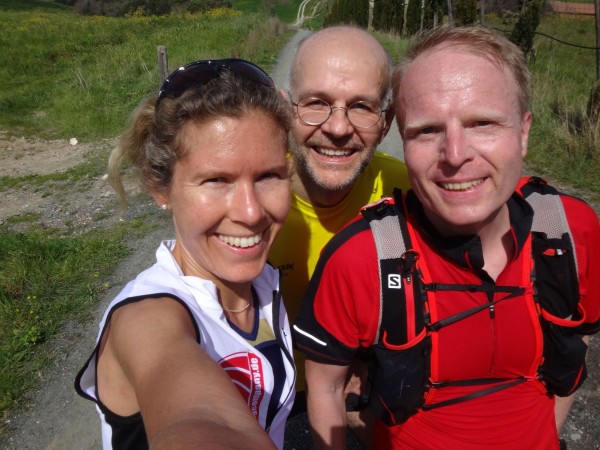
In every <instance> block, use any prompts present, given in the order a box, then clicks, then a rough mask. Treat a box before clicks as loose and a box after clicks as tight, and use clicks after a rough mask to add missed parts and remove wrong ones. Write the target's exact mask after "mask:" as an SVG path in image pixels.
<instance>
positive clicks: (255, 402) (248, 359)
mask: <svg viewBox="0 0 600 450" xmlns="http://www.w3.org/2000/svg"><path fill="white" fill-rule="evenodd" d="M219 365H220V366H221V367H222V368H223V369H224V370H225V372H227V375H229V378H231V381H233V384H234V385H235V386H236V387H237V388H238V391H240V394H242V397H243V398H244V400H246V402H247V403H248V407H249V408H250V411H252V414H253V415H254V417H256V418H257V419H258V417H259V414H260V407H261V402H262V399H263V397H264V393H265V379H264V374H263V367H262V362H261V360H260V358H259V357H258V356H256V355H255V354H254V353H251V352H239V353H232V354H231V355H228V356H225V357H224V358H222V359H221V360H220V361H219Z"/></svg>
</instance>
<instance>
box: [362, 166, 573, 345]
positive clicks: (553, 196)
mask: <svg viewBox="0 0 600 450" xmlns="http://www.w3.org/2000/svg"><path fill="white" fill-rule="evenodd" d="M520 190H521V194H522V195H523V197H524V198H525V200H526V201H527V202H528V203H529V204H530V205H531V207H532V208H533V210H534V215H533V224H532V228H531V232H532V233H543V236H544V237H545V238H546V239H564V237H565V235H566V236H568V239H567V240H568V242H569V244H570V248H569V255H568V257H569V259H570V260H571V264H574V265H575V273H577V270H576V264H577V256H576V254H575V246H574V245H572V243H573V237H572V234H571V230H570V228H569V224H568V221H567V217H566V213H565V209H564V206H563V203H562V200H561V198H560V194H559V193H558V191H557V190H556V189H554V188H553V187H551V186H549V185H548V184H547V183H546V182H545V181H544V180H543V179H541V178H539V177H530V178H529V179H528V180H527V182H526V183H524V184H523V185H522V187H521V189H520ZM391 200H392V199H391V198H390V197H384V198H382V199H381V200H379V201H378V202H375V203H371V204H369V205H367V206H365V207H363V208H362V209H361V213H362V215H363V217H364V218H365V219H366V220H367V221H368V222H369V225H370V227H371V231H372V233H373V239H374V241H375V246H376V250H377V258H378V260H379V282H380V283H379V286H380V308H379V311H380V314H379V324H378V328H377V330H378V331H377V334H376V336H375V339H374V342H373V344H376V343H377V342H379V340H380V339H381V337H382V336H381V334H382V330H383V329H385V330H387V333H389V332H390V327H386V326H385V323H384V322H385V321H388V322H389V323H390V324H392V323H394V322H395V323H398V322H397V320H398V316H397V313H400V314H401V317H402V322H401V323H406V324H407V327H408V328H411V327H412V326H413V325H411V324H410V322H413V321H415V320H417V321H420V317H419V318H414V317H413V318H411V317H407V316H406V312H407V311H406V308H403V307H399V306H398V303H399V302H398V301H397V300H398V293H399V290H404V289H403V287H402V281H403V278H402V275H403V273H402V272H403V271H404V274H405V275H406V274H407V272H408V271H409V270H410V269H411V268H410V267H407V266H406V263H407V261H409V260H410V261H412V262H414V258H407V257H406V255H407V252H409V250H410V249H411V248H412V244H411V241H410V235H409V233H408V229H407V225H406V206H405V204H404V197H403V195H402V191H401V190H399V189H395V190H394V202H392V201H391ZM404 287H405V288H406V287H407V286H404ZM404 291H405V292H404V293H403V296H404V297H406V294H407V291H406V290H404ZM411 291H412V290H411ZM410 294H411V296H412V292H410ZM405 300H406V299H405ZM411 309H412V308H411ZM413 312H414V311H413ZM406 339H407V341H410V340H411V339H410V336H407V337H406ZM401 340H402V339H401Z"/></svg>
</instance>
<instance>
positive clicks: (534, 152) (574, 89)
mask: <svg viewBox="0 0 600 450" xmlns="http://www.w3.org/2000/svg"><path fill="white" fill-rule="evenodd" d="M499 28H501V26H499ZM504 28H505V29H506V27H504ZM537 31H538V32H539V33H538V34H537V35H536V37H535V41H534V47H535V50H536V52H535V59H534V60H533V61H531V62H530V64H529V65H530V68H531V71H532V86H533V92H532V104H531V109H532V112H533V124H532V129H531V135H530V139H529V153H528V155H527V158H526V163H527V168H528V169H529V170H530V171H531V172H534V173H538V174H541V175H543V176H546V177H548V178H549V179H550V180H553V181H556V182H559V183H561V184H565V185H568V186H572V187H575V188H579V189H582V190H583V191H585V192H588V193H590V199H591V200H594V201H598V200H599V199H600V177H598V173H600V149H599V144H600V140H599V139H600V134H599V130H598V127H596V129H595V130H594V129H593V128H590V123H589V120H588V118H587V112H586V108H587V103H588V99H589V96H590V92H591V89H592V87H593V85H594V83H595V80H596V52H595V51H594V50H592V49H589V48H580V47H594V46H595V41H596V39H595V31H594V17H589V16H558V15H548V16H544V17H543V19H542V21H541V23H540V26H539V27H538V29H537ZM553 38H555V39H553ZM560 41H562V42H560ZM565 43H569V44H573V45H566V44H565Z"/></svg>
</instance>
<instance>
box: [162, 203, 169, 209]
mask: <svg viewBox="0 0 600 450" xmlns="http://www.w3.org/2000/svg"><path fill="white" fill-rule="evenodd" d="M167 208H168V206H167V204H166V203H163V204H162V205H160V209H162V210H163V211H166V210H167Z"/></svg>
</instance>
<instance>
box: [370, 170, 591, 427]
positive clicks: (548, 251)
mask: <svg viewBox="0 0 600 450" xmlns="http://www.w3.org/2000/svg"><path fill="white" fill-rule="evenodd" d="M521 192H522V195H523V197H524V198H525V199H526V200H527V202H528V203H529V204H530V205H531V206H532V208H533V210H534V216H533V224H532V228H531V232H530V234H531V257H532V259H533V270H532V271H531V274H530V279H529V280H523V281H524V284H523V286H524V285H525V283H527V284H532V285H533V299H534V302H535V304H536V308H537V311H538V317H539V323H540V327H541V331H542V336H543V359H542V363H541V364H540V365H539V367H538V368H537V372H536V373H533V374H523V376H520V377H515V378H485V379H465V380H448V381H444V380H435V381H434V380H431V378H430V362H431V357H432V349H431V334H432V333H435V332H437V331H438V330H440V329H441V328H442V327H445V326H451V325H452V324H454V323H456V322H459V321H461V320H463V319H465V318H466V317H469V316H471V315H473V314H476V313H478V312H480V311H483V310H490V311H493V308H494V305H495V304H496V303H498V302H500V301H510V299H512V298H515V297H518V296H521V295H523V294H524V293H525V288H524V287H522V286H499V285H484V284H480V285H462V284H448V283H444V282H443V281H440V282H429V283H425V282H424V281H423V276H422V271H421V268H424V267H426V266H425V265H426V263H427V261H425V259H426V258H424V257H423V258H420V256H421V255H420V252H419V249H418V248H416V249H415V248H413V245H414V244H412V243H411V240H410V236H409V232H408V226H407V222H406V205H405V204H404V198H403V196H402V193H401V192H400V191H399V190H396V191H395V192H394V197H395V202H391V201H390V200H391V199H390V198H384V199H382V200H381V201H379V202H376V203H373V204H371V205H367V206H366V207H364V208H363V209H362V210H361V212H362V214H363V216H364V218H365V219H366V220H367V221H368V222H369V224H370V227H371V231H372V233H373V237H374V240H375V245H376V249H377V256H378V259H379V277H380V283H379V284H380V309H379V311H380V315H379V326H378V332H377V334H376V336H375V339H374V342H373V343H372V346H371V349H372V351H373V355H374V357H373V374H372V379H371V383H372V386H371V393H370V399H369V405H370V407H371V409H372V410H373V412H374V414H375V415H376V417H378V418H379V419H381V420H383V421H384V422H385V423H387V424H388V425H397V424H400V423H403V422H405V421H406V420H407V419H408V418H409V417H411V416H412V415H414V414H415V413H417V412H418V411H420V410H429V409H433V408H439V407H443V406H447V405H451V404H455V403H459V402H463V401H467V400H471V399H474V398H478V397H482V396H484V395H487V394H491V393H493V392H497V391H499V390H502V389H506V388H509V387H512V386H514V385H517V384H520V383H522V382H525V381H527V380H530V379H532V378H535V379H538V380H540V381H541V382H542V384H543V385H544V386H545V388H546V390H547V392H548V394H549V395H552V394H554V395H558V396H568V395H570V394H572V393H573V392H574V391H575V390H576V389H577V388H578V387H579V386H580V385H581V383H583V381H584V380H585V378H586V376H587V372H586V367H585V354H586V351H587V345H586V344H585V343H584V342H583V341H582V340H581V338H580V337H579V336H578V335H577V334H576V327H577V326H578V325H580V324H581V323H582V322H583V315H582V314H581V312H580V311H579V310H578V304H579V286H578V276H577V273H578V272H577V256H576V254H575V246H574V244H573V239H572V236H571V232H570V229H569V225H568V222H567V218H566V215H565V211H564V207H563V205H562V201H561V199H560V195H559V194H558V192H557V191H556V190H555V189H554V188H552V187H550V186H548V185H547V184H546V183H545V182H544V181H543V180H542V179H540V178H537V177H531V178H530V179H529V181H528V182H527V183H526V184H525V185H524V186H523V187H522V188H521ZM438 291H471V292H487V293H490V294H491V293H504V294H505V295H503V296H501V297H500V298H498V299H496V300H494V301H490V302H489V303H487V304H483V305H480V306H477V307H475V308H472V309H469V310H466V311H463V312H461V313H458V314H456V315H454V316H451V317H447V318H445V319H443V320H440V321H438V322H435V323H431V322H430V320H429V315H428V302H429V301H430V300H431V299H432V298H435V292H438ZM529 295H531V294H529ZM432 296H433V297H432ZM474 385H482V386H486V385H487V387H483V388H482V389H481V390H478V391H474V392H472V393H471V394H468V395H465V396H461V397H457V398H454V399H450V400H447V401H443V402H438V403H433V404H427V405H426V404H425V400H426V396H427V393H428V392H429V390H430V389H441V388H443V387H445V386H474Z"/></svg>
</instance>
